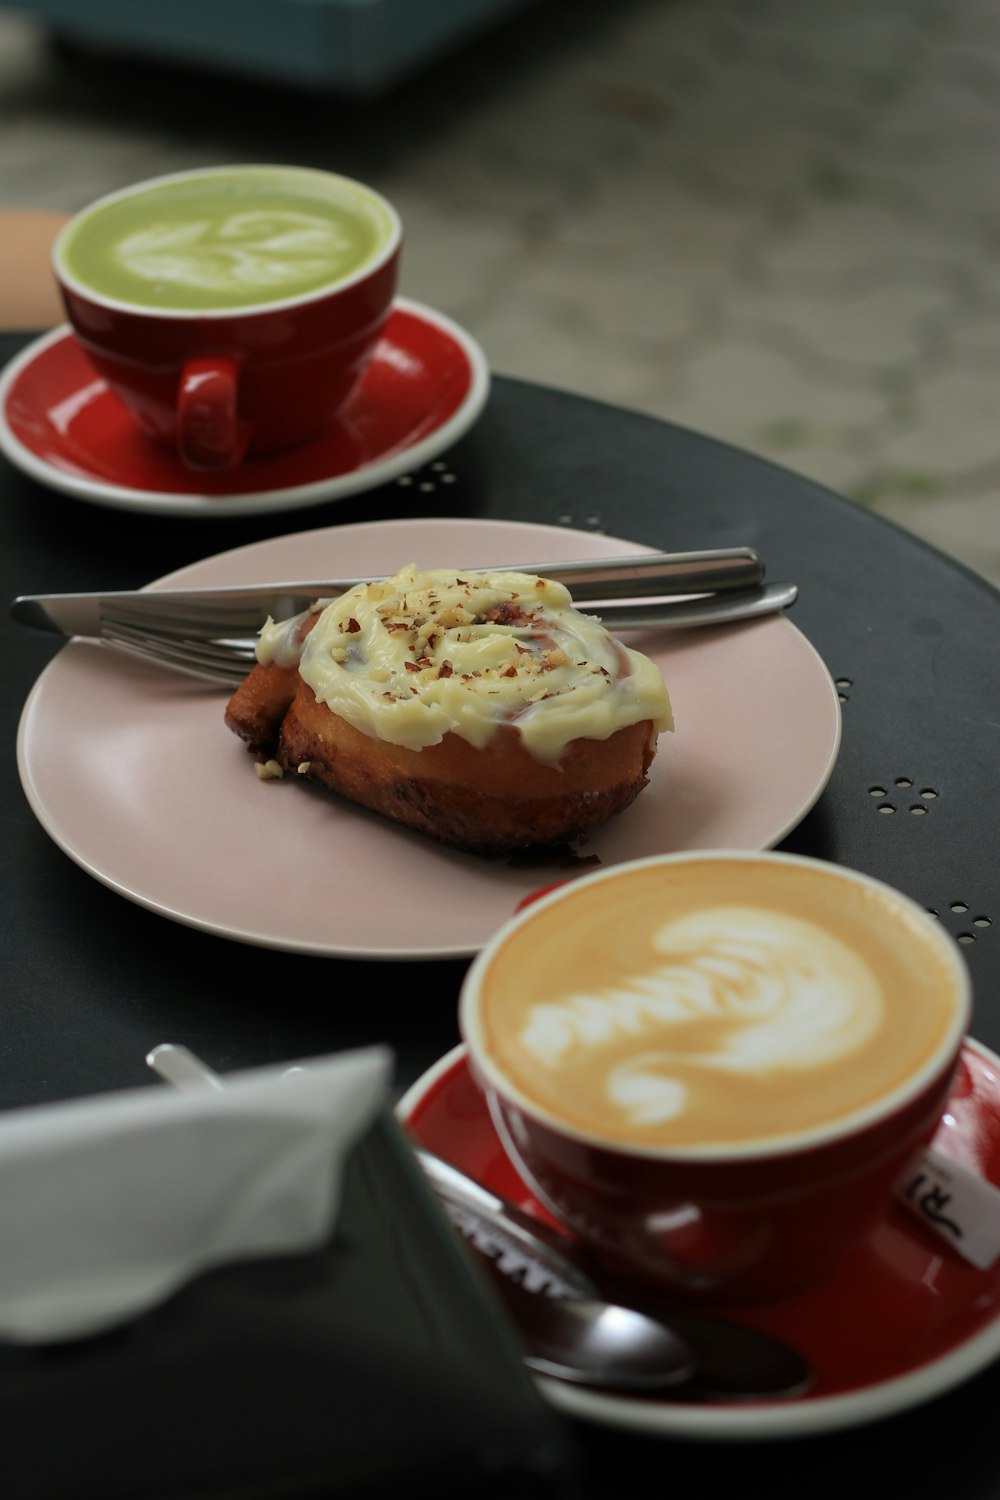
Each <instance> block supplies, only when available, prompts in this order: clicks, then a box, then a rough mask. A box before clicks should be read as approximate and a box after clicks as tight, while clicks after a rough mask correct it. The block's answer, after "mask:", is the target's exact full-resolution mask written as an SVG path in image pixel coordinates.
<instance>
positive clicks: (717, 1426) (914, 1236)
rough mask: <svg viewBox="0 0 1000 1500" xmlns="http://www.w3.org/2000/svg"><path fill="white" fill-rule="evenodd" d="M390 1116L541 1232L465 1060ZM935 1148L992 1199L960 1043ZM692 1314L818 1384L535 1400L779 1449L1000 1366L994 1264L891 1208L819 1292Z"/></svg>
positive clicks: (999, 1099)
mask: <svg viewBox="0 0 1000 1500" xmlns="http://www.w3.org/2000/svg"><path fill="white" fill-rule="evenodd" d="M399 1115H400V1117H401V1119H402V1120H403V1121H404V1122H405V1123H406V1125H407V1128H408V1129H409V1131H410V1133H411V1135H413V1136H414V1137H415V1139H416V1140H417V1141H418V1142H419V1143H420V1144H421V1145H423V1146H425V1147H427V1148H428V1149H430V1150H432V1151H435V1152H437V1153H438V1155H440V1156H443V1157H445V1158H446V1159H447V1160H449V1161H451V1162H453V1163H454V1164H455V1165H456V1166H459V1167H461V1168H462V1170H463V1171H465V1172H467V1173H468V1174H469V1176H471V1177H474V1178H475V1179H476V1180H477V1181H478V1182H482V1183H484V1184H485V1185H486V1186H487V1187H490V1188H493V1189H494V1190H495V1191H496V1192H498V1193H500V1194H502V1195H503V1196H504V1197H507V1198H509V1199H511V1200H512V1201H514V1202H515V1203H517V1204H519V1205H521V1206H522V1207H524V1208H526V1209H528V1210H529V1211H531V1212H533V1213H536V1214H537V1215H538V1216H539V1217H540V1218H542V1219H546V1220H548V1215H547V1214H546V1212H545V1210H544V1209H542V1208H541V1207H540V1206H539V1205H538V1203H537V1202H536V1200H535V1199H534V1198H533V1197H532V1194H531V1193H530V1191H529V1190H528V1189H527V1188H526V1187H525V1185H524V1183H523V1182H522V1181H521V1179H520V1177H519V1176H518V1175H517V1173H516V1171H515V1170H514V1167H513V1166H512V1165H511V1163H510V1161H509V1160H508V1158H507V1157H506V1156H505V1154H504V1151H503V1148H502V1147H501V1145H500V1142H499V1140H498V1138H497V1135H496V1133H495V1131H494V1129H493V1125H492V1123H491V1121H490V1117H489V1114H488V1112H487V1108H486V1105H485V1102H484V1100H483V1097H482V1095H481V1094H480V1092H479V1090H478V1089H477V1088H476V1086H475V1084H474V1083H473V1081H472V1078H471V1076H470V1074H469V1071H468V1067H467V1065H466V1059H465V1049H464V1047H458V1048H455V1049H454V1051H452V1052H450V1053H449V1054H448V1055H447V1056H446V1057H444V1058H442V1059H441V1061H440V1062H439V1063H438V1064H437V1065H436V1067H434V1068H432V1069H431V1070H430V1072H429V1073H427V1074H425V1075H424V1077H423V1078H422V1079H420V1080H419V1081H418V1082H417V1083H416V1084H415V1085H414V1086H413V1088H412V1089H410V1091H409V1092H408V1093H407V1094H406V1096H405V1097H404V1099H403V1100H402V1101H401V1102H400V1105H399ZM935 1148H936V1149H940V1150H941V1151H942V1152H943V1153H944V1154H948V1155H951V1156H952V1157H954V1158H956V1159H959V1160H962V1161H965V1162H966V1163H972V1162H974V1163H975V1166H976V1169H977V1170H978V1171H979V1173H981V1175H982V1176H983V1177H985V1178H986V1179H987V1180H988V1181H990V1182H992V1183H993V1184H994V1185H996V1186H1000V1059H998V1058H997V1057H995V1056H994V1055H993V1053H991V1052H989V1051H987V1049H986V1048H984V1047H982V1046H981V1045H980V1044H979V1043H977V1042H971V1041H970V1042H968V1043H967V1044H966V1047H965V1050H964V1052H963V1057H962V1062H961V1065H960V1070H959V1075H958V1078H957V1080H956V1084H955V1089H954V1091H953V1094H952V1098H951V1101H950V1105H949V1112H948V1114H947V1115H946V1117H945V1123H944V1124H943V1125H942V1126H941V1129H940V1131H939V1134H938V1137H937V1139H936V1141H935ZM549 1222H551V1220H549ZM698 1310H699V1311H703V1312H708V1313H710V1312H712V1311H715V1312H718V1313H719V1315H720V1316H724V1317H728V1318H733V1317H738V1318H739V1319H740V1321H742V1322H744V1323H746V1324H750V1325H752V1326H754V1327H756V1328H761V1329H764V1330H766V1331H768V1332H770V1333H774V1334H777V1335H778V1336H779V1337H781V1338H784V1339H787V1340H788V1341H789V1342H790V1343H792V1344H794V1345H795V1346H796V1347H797V1348H798V1349H800V1350H801V1352H802V1353H803V1354H805V1355H806V1357H807V1358H808V1359H809V1360H810V1362H811V1364H812V1366H813V1368H814V1370H815V1372H816V1383H815V1385H814V1387H813V1388H812V1390H811V1391H810V1392H809V1394H808V1395H806V1396H801V1397H798V1398H795V1399H793V1400H788V1401H783V1402H750V1403H740V1405H738V1406H736V1405H733V1406H725V1405H712V1406H709V1405H707V1404H705V1405H697V1404H693V1405H682V1404H680V1403H676V1402H674V1403H671V1402H666V1401H656V1400H651V1399H649V1398H645V1397H635V1398H633V1397H613V1396H605V1395H604V1394H603V1393H597V1392H590V1391H587V1390H585V1389H584V1388H583V1387H572V1386H570V1385H569V1384H568V1383H567V1382H563V1381H557V1380H554V1379H551V1378H545V1379H544V1381H543V1382H540V1383H541V1384H542V1388H543V1390H544V1392H545V1394H546V1395H548V1396H549V1397H550V1398H551V1399H552V1400H553V1401H554V1402H555V1404H557V1405H559V1406H560V1407H562V1408H564V1409H565V1410H567V1411H570V1412H572V1413H573V1414H574V1415H577V1416H583V1417H587V1418H590V1419H592V1420H596V1421H601V1422H605V1423H608V1424H610V1425H615V1426H625V1427H633V1428H638V1429H640V1430H643V1431H647V1432H663V1433H674V1434H677V1433H682V1434H686V1435H689V1436H706V1437H708V1436H713V1437H723V1438H744V1439H745V1438H750V1437H790V1436H797V1435H799V1434H805V1433H809V1432H821V1431H828V1430H831V1429H834V1428H838V1427H847V1426H854V1425H857V1424H859V1423H862V1422H868V1421H872V1420H873V1419H875V1418H878V1417H882V1416H888V1415H889V1414H890V1413H892V1412H896V1411H901V1410H904V1409H906V1408H907V1407H910V1406H914V1405H917V1404H918V1403H919V1402H921V1401H924V1400H927V1399H929V1398H930V1397H932V1396H935V1395H938V1394H940V1393H941V1392H943V1391H945V1390H948V1389H949V1388H950V1387H952V1386H954V1385H957V1384H958V1383H959V1382H960V1381H962V1380H964V1379H966V1378H968V1377H969V1376H971V1375H973V1374H975V1373H976V1372H977V1371H978V1370H981V1369H982V1368H984V1367H985V1366H986V1365H987V1364H989V1363H991V1362H992V1361H993V1360H994V1359H995V1358H997V1357H998V1356H1000V1263H998V1264H997V1265H994V1266H993V1267H992V1268H991V1269H990V1270H986V1271H981V1270H977V1269H976V1268H975V1267H974V1266H972V1265H970V1264H969V1263H968V1262H967V1261H965V1260H963V1259H962V1258H960V1257H959V1256H958V1254H957V1253H956V1252H955V1251H954V1250H952V1249H951V1248H950V1246H948V1245H947V1244H946V1243H945V1242H944V1241H943V1240H942V1239H938V1238H937V1237H935V1236H933V1235H932V1233H931V1231H930V1230H928V1229H926V1228H925V1227H924V1226H923V1224H921V1223H920V1221H919V1220H918V1219H917V1218H916V1217H915V1216H913V1215H911V1214H910V1213H908V1212H907V1210H906V1209H904V1208H902V1207H900V1206H898V1205H895V1204H894V1205H892V1206H891V1207H890V1208H889V1209H888V1210H887V1212H886V1215H885V1217H884V1219H883V1220H882V1221H881V1222H880V1223H879V1224H878V1225H877V1226H876V1228H875V1229H874V1230H873V1232H872V1233H871V1234H870V1236H869V1237H868V1239H867V1240H866V1241H865V1242H864V1243H863V1244H862V1245H861V1246H859V1247H858V1249H856V1250H855V1251H853V1252H852V1254H851V1255H850V1256H849V1257H847V1258H846V1259H845V1260H844V1261H843V1263H842V1264H841V1265H840V1266H839V1267H838V1269H837V1271H836V1272H835V1274H834V1275H832V1276H831V1277H829V1278H828V1279H827V1280H826V1281H824V1282H823V1283H821V1284H820V1285H818V1286H815V1287H812V1288H811V1289H809V1290H808V1291H804V1292H799V1293H798V1294H796V1295H795V1296H793V1297H788V1298H786V1299H784V1300H782V1301H780V1302H770V1303H767V1304H764V1303H761V1304H755V1305H751V1306H743V1305H741V1306H740V1307H739V1309H738V1311H736V1310H734V1308H733V1307H731V1306H727V1307H725V1308H722V1307H719V1308H715V1309H713V1308H711V1307H706V1306H704V1305H703V1304H699V1308H698ZM866 1335H867V1336H866Z"/></svg>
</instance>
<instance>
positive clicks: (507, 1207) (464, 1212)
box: [415, 1147, 599, 1301]
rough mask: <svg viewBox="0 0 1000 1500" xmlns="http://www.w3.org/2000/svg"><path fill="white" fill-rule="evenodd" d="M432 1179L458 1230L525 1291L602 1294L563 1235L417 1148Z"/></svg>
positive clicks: (579, 1295) (584, 1297) (588, 1297)
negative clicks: (572, 1256) (573, 1257)
mask: <svg viewBox="0 0 1000 1500" xmlns="http://www.w3.org/2000/svg"><path fill="white" fill-rule="evenodd" d="M415 1155H416V1158H417V1161H418V1162H419V1163H420V1166H421V1169H422V1170H423V1172H424V1175H425V1176H426V1178H427V1180H428V1182H429V1183H430V1184H431V1186H432V1187H433V1188H434V1191H435V1193H436V1194H437V1197H438V1199H439V1200H440V1202H441V1204H442V1206H443V1208H444V1210H445V1212H446V1213H447V1215H448V1217H449V1219H450V1220H451V1222H452V1224H454V1226H455V1228H456V1229H457V1230H458V1231H459V1233H460V1234H461V1235H462V1236H463V1237H464V1238H465V1239H467V1240H468V1241H469V1243H470V1244H471V1245H472V1247H473V1249H475V1250H477V1251H478V1252H479V1254H480V1255H482V1256H483V1257H484V1258H485V1259H487V1260H490V1261H492V1262H493V1263H494V1264H495V1266H496V1269H497V1270H498V1271H499V1272H501V1273H502V1275H503V1276H504V1277H506V1278H509V1279H511V1280H513V1281H515V1282H517V1283H518V1284H519V1285H520V1286H521V1287H523V1289H524V1290H525V1291H526V1292H542V1293H544V1294H545V1295H547V1296H549V1297H571V1298H575V1299H582V1300H584V1301H589V1300H591V1299H592V1298H596V1297H597V1296H598V1295H599V1293H598V1290H597V1288H596V1286H595V1285H594V1283H593V1282H592V1281H591V1279H590V1277H589V1276H587V1274H586V1273H585V1272H584V1271H582V1270H581V1269H580V1268H579V1267H578V1266H577V1265H575V1264H574V1263H573V1261H572V1260H571V1259H570V1258H569V1255H568V1253H567V1251H566V1250H564V1249H563V1248H562V1243H561V1242H562V1236H561V1235H560V1234H558V1233H557V1232H556V1231H555V1230H550V1229H548V1228H547V1227H546V1225H544V1224H542V1223H541V1222H540V1221H539V1220H538V1219H536V1218H534V1217H533V1216H532V1215H529V1214H526V1213H522V1211H521V1210H520V1209H519V1208H518V1207H517V1206H516V1205H515V1204H513V1203H509V1202H507V1201H505V1200H503V1199H501V1198H498V1197H496V1195H495V1194H493V1193H491V1192H490V1191H489V1189H488V1188H484V1187H482V1186H481V1185H480V1184H479V1183H478V1182H473V1180H472V1179H471V1178H470V1177H467V1176H466V1175H465V1173H464V1172H461V1171H459V1169H458V1168H457V1167H453V1166H452V1165H451V1164H450V1163H449V1162H446V1161H444V1160H442V1158H441V1157H439V1156H435V1155H434V1153H433V1152H431V1151H426V1150H423V1149H422V1148H420V1147H417V1148H415Z"/></svg>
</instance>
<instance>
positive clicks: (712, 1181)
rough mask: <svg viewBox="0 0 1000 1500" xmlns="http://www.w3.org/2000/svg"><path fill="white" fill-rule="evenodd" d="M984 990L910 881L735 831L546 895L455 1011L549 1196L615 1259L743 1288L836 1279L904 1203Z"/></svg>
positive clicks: (480, 960) (544, 1197) (701, 1286)
mask: <svg viewBox="0 0 1000 1500" xmlns="http://www.w3.org/2000/svg"><path fill="white" fill-rule="evenodd" d="M970 1004H971V1000H970V986H969V979H968V973H967V970H966V967H965V964H964V962H963V960H962V957H961V954H960V950H959V949H958V947H957V945H956V944H955V943H954V942H953V940H952V939H951V937H950V936H949V935H948V934H947V933H946V932H945V930H944V929H943V928H941V927H940V926H939V925H937V924H936V923H935V922H934V919H933V918H932V917H930V916H929V914H928V913H926V912H925V911H923V910H922V909H921V908H920V907H918V906H917V905H916V904H915V903H914V902H912V901H910V900H909V898H907V897H905V896H903V895H901V894H900V893H899V892H897V891H894V890H892V889H891V888H890V887H888V886H886V885H884V884H882V883H881V882H878V881H875V880H872V879H870V878H868V877H866V876H862V875H859V874H857V873H856V872H853V871H848V870H844V869H841V868H838V867H837V866H833V865H829V864H826V863H824V862H822V861H819V860H809V859H805V858H800V857H795V856H791V855H779V854H774V853H761V854H752V853H751V854H748V853H746V852H742V851H736V852H730V851H725V850H719V851H707V852H704V853H696V854H685V855H672V856H663V857H660V858H652V859H645V860H638V861H635V862H633V863H631V864H625V865H620V866H616V867H614V868H612V869H608V870H602V871H599V872H597V873H594V874H591V875H586V876H582V877H580V878H579V879H578V880H574V881H572V882H570V883H568V884H565V885H561V886H559V887H557V888H556V889H554V890H552V891H550V892H549V893H548V894H547V895H543V896H541V897H540V899H538V900H537V901H534V902H533V903H531V904H530V905H529V906H527V907H526V908H524V909H523V910H522V911H521V912H520V913H519V914H517V915H516V916H515V917H513V918H512V919H511V920H510V921H508V922H507V923H506V924H505V925H504V926H503V927H502V928H501V929H500V930H499V931H498V932H497V933H496V935H495V936H494V938H493V939H492V940H491V942H490V943H489V944H488V945H487V946H486V947H485V948H484V949H483V951H482V952H481V953H480V954H479V955H478V956H477V958H476V959H475V960H474V962H473V964H472V965H471V967H470V969H469V971H468V974H467V977H466V980H465V983H464V985H463V990H462V996H461V1001H460V1011H459V1019H460V1028H461V1031H462V1035H463V1037H464V1040H465V1042H466V1044H467V1046H468V1052H469V1062H470V1067H471V1071H472V1076H473V1077H474V1078H475V1080H476V1081H477V1083H478V1085H479V1087H480V1088H481V1089H482V1091H483V1093H484V1095H485V1098H486V1100H487V1102H488V1105H489V1109H490V1114H491V1117H492V1119H493V1122H494V1125H495V1127H496V1129H497V1131H498V1133H499V1135H500V1138H501V1140H502V1142H503V1143H504V1146H505V1149H506V1150H507V1152H508V1153H509V1155H510V1157H511V1159H512V1160H513V1162H514V1164H515V1165H516V1166H517V1168H518V1170H519V1172H520V1173H521V1174H522V1175H523V1177H524V1179H525V1181H526V1182H527V1183H528V1184H529V1186H530V1187H531V1188H532V1190H533V1191H534V1192H535V1194H536V1195H537V1196H538V1198H539V1200H540V1201H541V1202H542V1203H543V1204H544V1205H545V1206H546V1207H547V1208H548V1209H549V1210H550V1211H551V1212H552V1213H553V1214H554V1215H555V1216H556V1217H557V1218H559V1219H561V1220H562V1221H563V1222H564V1223H565V1224H566V1225H567V1226H569V1227H570V1228H571V1229H572V1230H573V1231H574V1232H575V1233H576V1234H577V1235H578V1236H579V1237H580V1238H581V1239H582V1240H584V1241H585V1242H586V1243H587V1244H588V1246H589V1247H590V1248H591V1249H592V1250H593V1251H594V1252H595V1253H596V1255H597V1256H598V1257H599V1258H600V1259H602V1260H603V1261H604V1263H605V1264H606V1265H607V1266H608V1268H609V1269H611V1270H613V1271H614V1272H615V1273H617V1274H619V1275H622V1274H624V1275H626V1276H631V1277H638V1278H641V1279H645V1280H648V1281H651V1282H656V1283H658V1284H660V1285H661V1287H663V1288H665V1289H668V1290H670V1291H672V1292H675V1293H680V1294H683V1295H685V1296H692V1297H698V1296H705V1297H710V1298H712V1299H714V1300H719V1299H723V1300H724V1299H727V1298H728V1299H738V1298H753V1299H757V1298H764V1297H772V1296H779V1295H782V1294H784V1293H787V1292H790V1291H793V1290H795V1289H796V1288H798V1287H799V1286H801V1285H803V1284H805V1283H808V1282H809V1281H811V1280H814V1279H816V1278H818V1277H821V1276H822V1275H823V1274H824V1273H825V1272H826V1271H827V1270H828V1269H829V1268H830V1267H831V1266H832V1265H833V1264H834V1263H835V1262H836V1260H837V1259H838V1258H839V1257H840V1256H841V1255H843V1254H844V1252H845V1251H846V1250H848V1249H849V1248H850V1247H851V1246H852V1245H854V1244H855V1243H856V1242H857V1241H858V1240H859V1238H861V1237H862V1236H863V1235H864V1234H865V1233H866V1231H867V1230H868V1229H869V1228H870V1227H871V1225H872V1224H873V1223H874V1221H875V1220H876V1219H877V1217H878V1215H879V1214H880V1213H882V1212H884V1211H885V1209H886V1207H887V1206H888V1204H889V1202H890V1199H891V1195H892V1188H893V1185H894V1183H895V1182H896V1180H897V1178H898V1177H899V1174H900V1173H901V1172H902V1171H903V1170H904V1169H905V1168H906V1166H907V1165H908V1163H909V1162H910V1160H911V1159H912V1158H913V1157H914V1155H915V1154H916V1153H917V1152H919V1151H920V1150H921V1149H922V1148H923V1147H924V1146H926V1145H927V1143H928V1142H929V1141H930V1139H931V1137H932V1135H933V1134H934V1132H935V1130H936V1128H937V1126H938V1124H939V1122H940V1119H941V1115H942V1112H943V1109H944V1106H945V1104H946V1102H947V1099H948V1094H949V1089H950V1086H951V1083H952V1079H953V1076H954V1073H955V1069H956V1067H957V1063H958V1058H959V1054H960V1050H961V1046H962V1042H963V1039H964V1037H965V1035H966V1032H967V1029H968V1024H969V1019H970Z"/></svg>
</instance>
